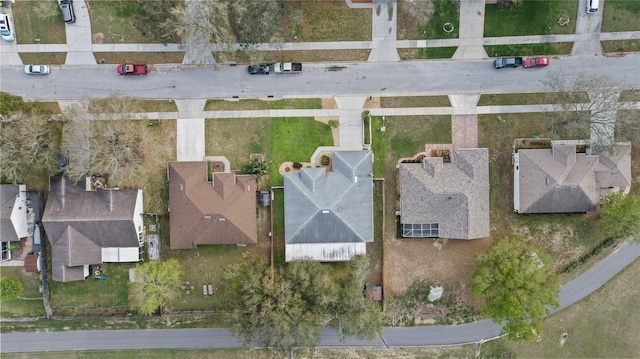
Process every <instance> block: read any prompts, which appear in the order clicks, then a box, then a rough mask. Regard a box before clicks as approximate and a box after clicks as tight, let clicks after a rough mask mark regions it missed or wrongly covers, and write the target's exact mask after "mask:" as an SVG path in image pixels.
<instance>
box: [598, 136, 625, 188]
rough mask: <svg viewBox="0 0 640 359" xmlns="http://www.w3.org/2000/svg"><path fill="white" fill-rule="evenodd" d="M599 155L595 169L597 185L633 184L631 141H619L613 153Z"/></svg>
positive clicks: (600, 186) (603, 186) (602, 186)
mask: <svg viewBox="0 0 640 359" xmlns="http://www.w3.org/2000/svg"><path fill="white" fill-rule="evenodd" d="M598 156H599V157H600V161H599V163H598V166H597V167H596V169H595V178H596V185H597V187H599V188H609V187H623V188H624V187H629V186H631V143H629V142H626V143H617V144H616V146H615V149H614V152H613V153H602V154H599V155H598Z"/></svg>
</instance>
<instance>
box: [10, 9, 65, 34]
mask: <svg viewBox="0 0 640 359" xmlns="http://www.w3.org/2000/svg"><path fill="white" fill-rule="evenodd" d="M12 10H13V22H14V24H15V27H16V28H15V31H16V42H17V43H19V44H64V43H66V42H67V33H66V30H65V23H64V22H63V21H62V13H61V12H60V7H59V6H58V4H57V1H55V0H37V1H18V2H16V4H14V5H13V6H12ZM36 39H38V40H36Z"/></svg>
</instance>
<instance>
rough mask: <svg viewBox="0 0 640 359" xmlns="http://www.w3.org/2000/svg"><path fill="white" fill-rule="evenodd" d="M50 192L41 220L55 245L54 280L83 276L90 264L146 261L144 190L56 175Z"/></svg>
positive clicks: (53, 256)
mask: <svg viewBox="0 0 640 359" xmlns="http://www.w3.org/2000/svg"><path fill="white" fill-rule="evenodd" d="M49 192H50V193H49V198H48V200H47V205H46V207H45V210H44V214H43V217H42V223H43V225H44V228H45V231H46V233H47V237H48V238H49V243H50V245H51V255H52V263H51V267H52V273H53V280H55V281H59V282H69V281H74V280H83V279H84V278H86V277H87V276H88V275H89V266H90V265H96V264H101V263H103V262H138V261H140V260H141V259H142V245H143V243H144V228H143V202H142V190H140V189H111V188H102V187H101V185H100V183H99V182H96V181H93V179H91V178H89V177H86V178H83V179H82V180H81V181H79V182H78V183H74V182H72V181H71V180H70V179H68V178H66V177H61V176H55V177H50V179H49Z"/></svg>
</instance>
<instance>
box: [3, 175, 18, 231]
mask: <svg viewBox="0 0 640 359" xmlns="http://www.w3.org/2000/svg"><path fill="white" fill-rule="evenodd" d="M18 193H20V186H19V185H17V184H3V185H0V205H1V206H2V208H0V241H2V242H8V241H19V240H20V238H18V233H17V232H16V229H15V228H14V227H13V223H12V222H11V213H12V212H13V209H14V208H13V206H14V204H15V202H16V197H17V196H18Z"/></svg>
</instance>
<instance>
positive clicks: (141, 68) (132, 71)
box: [118, 64, 148, 75]
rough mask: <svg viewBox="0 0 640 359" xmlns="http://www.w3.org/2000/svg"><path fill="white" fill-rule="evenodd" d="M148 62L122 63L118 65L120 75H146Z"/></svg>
mask: <svg viewBox="0 0 640 359" xmlns="http://www.w3.org/2000/svg"><path fill="white" fill-rule="evenodd" d="M147 71H148V69H147V64H122V65H118V73H119V74H120V75H146V74H147Z"/></svg>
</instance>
